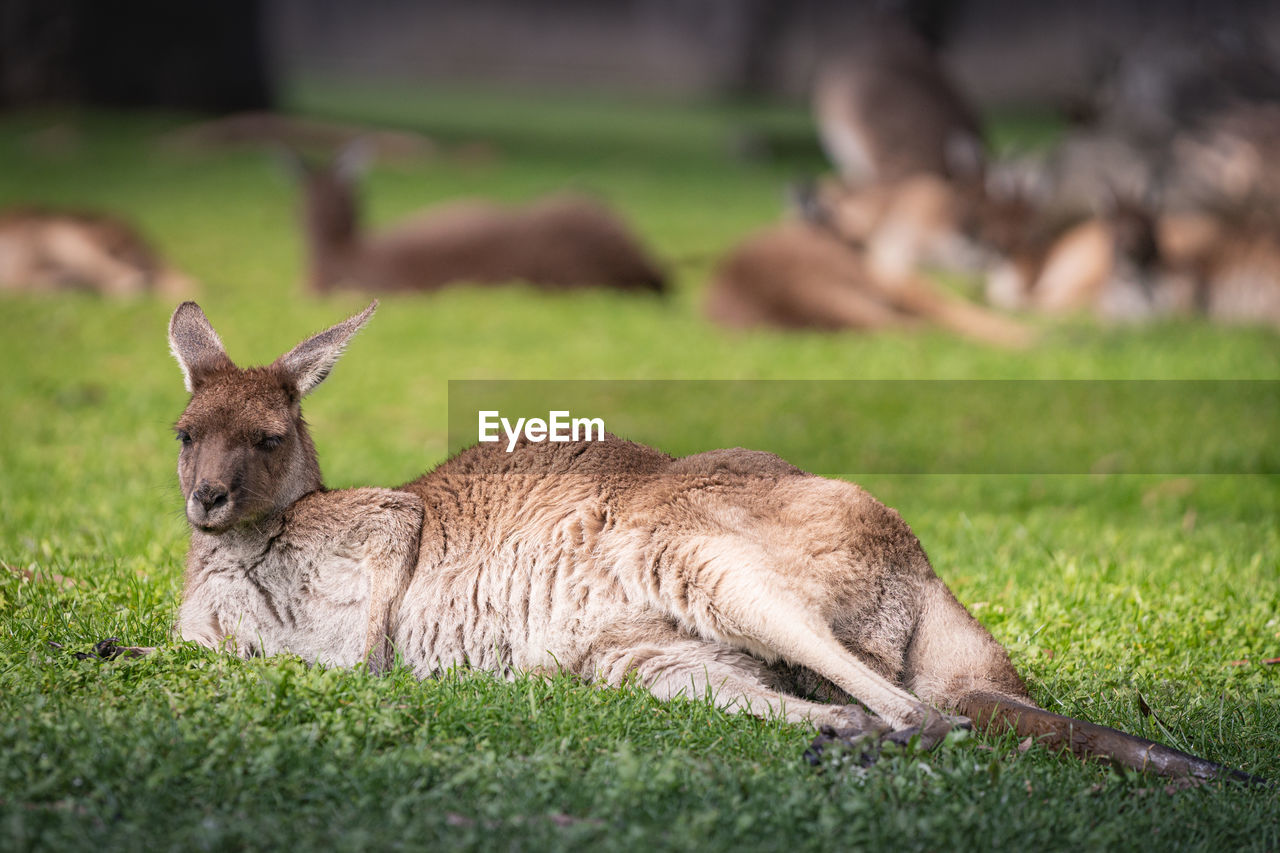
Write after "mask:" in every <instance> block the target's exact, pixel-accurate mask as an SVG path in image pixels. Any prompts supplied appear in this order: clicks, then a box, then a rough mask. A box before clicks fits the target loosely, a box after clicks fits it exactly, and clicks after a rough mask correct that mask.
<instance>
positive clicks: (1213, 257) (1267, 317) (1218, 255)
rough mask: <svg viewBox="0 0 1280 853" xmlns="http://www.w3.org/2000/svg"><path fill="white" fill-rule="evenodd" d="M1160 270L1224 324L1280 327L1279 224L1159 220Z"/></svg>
mask: <svg viewBox="0 0 1280 853" xmlns="http://www.w3.org/2000/svg"><path fill="white" fill-rule="evenodd" d="M1158 235H1159V246H1160V254H1161V262H1162V270H1163V273H1164V275H1165V277H1166V280H1167V281H1169V282H1170V286H1171V287H1179V288H1180V290H1181V291H1182V292H1184V293H1185V294H1186V295H1185V297H1184V299H1185V300H1187V301H1188V302H1190V303H1193V304H1194V307H1195V308H1196V309H1197V310H1199V311H1202V312H1203V313H1204V314H1206V315H1207V316H1208V317H1210V318H1211V319H1213V320H1217V321H1219V322H1223V323H1238V324H1266V325H1270V326H1273V327H1277V328H1280V228H1277V226H1276V225H1275V224H1274V223H1273V222H1271V221H1269V220H1267V219H1262V220H1256V219H1255V220H1245V221H1237V222H1232V221H1230V220H1228V219H1225V218H1223V217H1219V216H1213V215H1210V214H1204V213H1201V214H1168V215H1166V216H1163V217H1161V218H1160V221H1159V231H1158Z"/></svg>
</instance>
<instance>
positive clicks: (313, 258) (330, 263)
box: [285, 140, 372, 289]
mask: <svg viewBox="0 0 1280 853" xmlns="http://www.w3.org/2000/svg"><path fill="white" fill-rule="evenodd" d="M285 157H286V160H287V163H288V166H289V169H290V171H292V172H293V173H294V175H295V176H296V177H297V179H298V182H299V184H300V185H301V188H302V209H301V217H302V226H303V230H304V232H305V235H306V239H307V244H308V251H309V253H310V265H311V278H312V285H313V286H314V287H316V288H317V289H325V288H327V287H329V286H331V285H333V284H334V283H335V281H336V280H337V279H339V278H341V277H342V270H341V264H342V259H343V258H344V257H345V256H346V254H347V253H348V252H350V251H351V250H352V249H353V248H354V247H355V245H356V243H357V241H358V239H359V236H360V235H359V230H360V208H359V200H358V193H357V184H358V182H359V180H360V178H361V176H362V175H363V174H364V172H365V170H366V169H367V168H368V165H369V163H370V161H371V158H372V152H371V149H370V148H369V146H368V145H366V144H363V143H362V141H361V140H357V141H355V142H353V143H351V144H350V145H348V146H347V147H346V148H343V149H342V150H341V151H339V152H338V153H337V155H335V156H334V157H333V159H332V160H331V161H329V162H325V163H315V162H310V161H307V160H304V159H303V158H302V157H300V156H298V155H297V154H295V153H293V152H286V153H285Z"/></svg>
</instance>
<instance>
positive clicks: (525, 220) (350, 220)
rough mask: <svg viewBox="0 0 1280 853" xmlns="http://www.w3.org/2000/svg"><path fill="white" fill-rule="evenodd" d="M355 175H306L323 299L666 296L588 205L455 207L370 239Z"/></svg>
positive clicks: (652, 266)
mask: <svg viewBox="0 0 1280 853" xmlns="http://www.w3.org/2000/svg"><path fill="white" fill-rule="evenodd" d="M352 172H353V170H352V169H351V168H344V164H343V161H342V158H341V157H340V158H339V160H338V162H336V163H335V164H334V165H333V166H330V167H314V166H312V167H304V168H303V196H304V199H303V216H304V226H305V237H306V242H307V253H308V266H309V272H308V284H309V286H310V288H311V289H312V290H315V291H317V292H325V291H328V290H331V289H334V288H358V289H361V290H367V291H372V292H376V293H392V292H397V291H430V290H438V289H439V288H442V287H445V286H447V285H450V284H459V283H471V284H505V283H511V282H527V283H529V284H533V285H536V286H538V287H542V288H545V289H548V290H564V289H577V288H583V287H604V288H612V289H616V290H628V291H651V292H659V293H660V292H662V291H663V290H664V289H665V286H666V280H665V275H664V273H663V272H662V270H661V269H660V268H659V266H658V265H657V264H656V263H655V262H654V261H653V260H652V259H651V258H650V257H649V256H648V255H647V254H646V253H645V251H644V250H643V249H642V248H641V246H640V244H639V241H638V240H637V239H636V238H635V237H634V236H633V235H632V234H631V232H630V231H629V230H628V228H627V227H626V225H625V224H624V223H623V222H622V221H621V220H620V219H619V218H618V217H617V216H616V215H615V214H613V213H612V212H611V211H609V210H608V209H607V208H605V207H604V206H603V205H601V204H599V203H597V202H594V201H592V200H590V199H588V198H585V197H581V196H576V195H555V196H548V197H546V198H543V199H541V200H539V201H536V202H533V203H531V204H528V205H525V206H523V207H503V206H500V205H497V204H492V203H489V202H483V201H467V202H455V203H453V204H448V205H443V206H440V207H437V208H434V209H433V210H430V211H427V212H426V213H423V214H420V215H419V216H417V217H414V218H411V219H409V220H407V221H405V222H403V223H401V224H399V225H397V226H395V227H393V228H390V229H387V230H384V231H380V232H378V233H376V234H371V235H365V234H363V233H362V232H361V228H360V222H359V211H358V210H357V203H356V196H355V186H354V179H355V178H354V175H353V174H352Z"/></svg>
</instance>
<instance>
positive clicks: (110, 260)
mask: <svg viewBox="0 0 1280 853" xmlns="http://www.w3.org/2000/svg"><path fill="white" fill-rule="evenodd" d="M193 289H194V284H193V282H191V281H190V280H189V279H187V278H186V277H185V276H183V275H182V274H181V273H178V272H177V271H175V270H173V269H172V268H170V267H168V266H167V265H166V264H165V263H164V261H163V260H162V259H161V258H160V256H159V255H158V254H157V253H156V252H155V250H154V249H152V248H151V246H150V245H149V244H148V243H147V241H146V240H145V239H143V237H142V236H141V235H140V234H139V233H138V232H137V230H136V229H134V228H133V227H132V226H130V225H129V224H128V223H126V222H124V221H123V220H121V219H120V218H118V217H115V216H110V215H107V214H103V213H91V212H88V211H65V210H63V211H60V210H49V209H43V208H34V207H18V208H10V209H8V210H5V211H3V212H0V290H24V291H30V292H37V293H39V292H56V291H64V290H86V291H91V292H95V293H101V294H103V295H104V296H135V295H138V294H142V293H146V292H149V291H158V292H160V293H163V294H165V295H168V296H180V295H184V294H189V293H190V292H191V291H192V290H193Z"/></svg>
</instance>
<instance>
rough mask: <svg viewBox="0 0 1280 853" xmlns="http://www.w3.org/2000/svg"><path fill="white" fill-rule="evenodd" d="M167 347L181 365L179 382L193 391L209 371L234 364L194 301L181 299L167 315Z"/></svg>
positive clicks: (207, 319)
mask: <svg viewBox="0 0 1280 853" xmlns="http://www.w3.org/2000/svg"><path fill="white" fill-rule="evenodd" d="M169 350H170V351H171V352H172V353H173V357H174V358H176V359H177V360H178V366H179V367H181V368H182V381H183V384H185V385H186V386H187V390H188V391H194V390H195V389H196V386H198V385H199V384H200V382H201V380H202V379H203V378H204V376H206V375H207V374H208V373H209V372H210V371H213V370H216V369H219V368H224V367H229V366H234V365H232V364H231V359H229V358H227V352H226V350H225V349H223V348H222V341H221V340H220V339H219V338H218V333H217V332H215V331H214V330H213V326H212V325H211V324H210V323H209V318H208V317H206V316H205V315H204V312H203V311H201V310H200V306H199V305H197V304H195V303H194V302H184V303H182V304H181V305H179V306H178V308H177V310H176V311H174V312H173V316H172V317H170V318H169Z"/></svg>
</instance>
